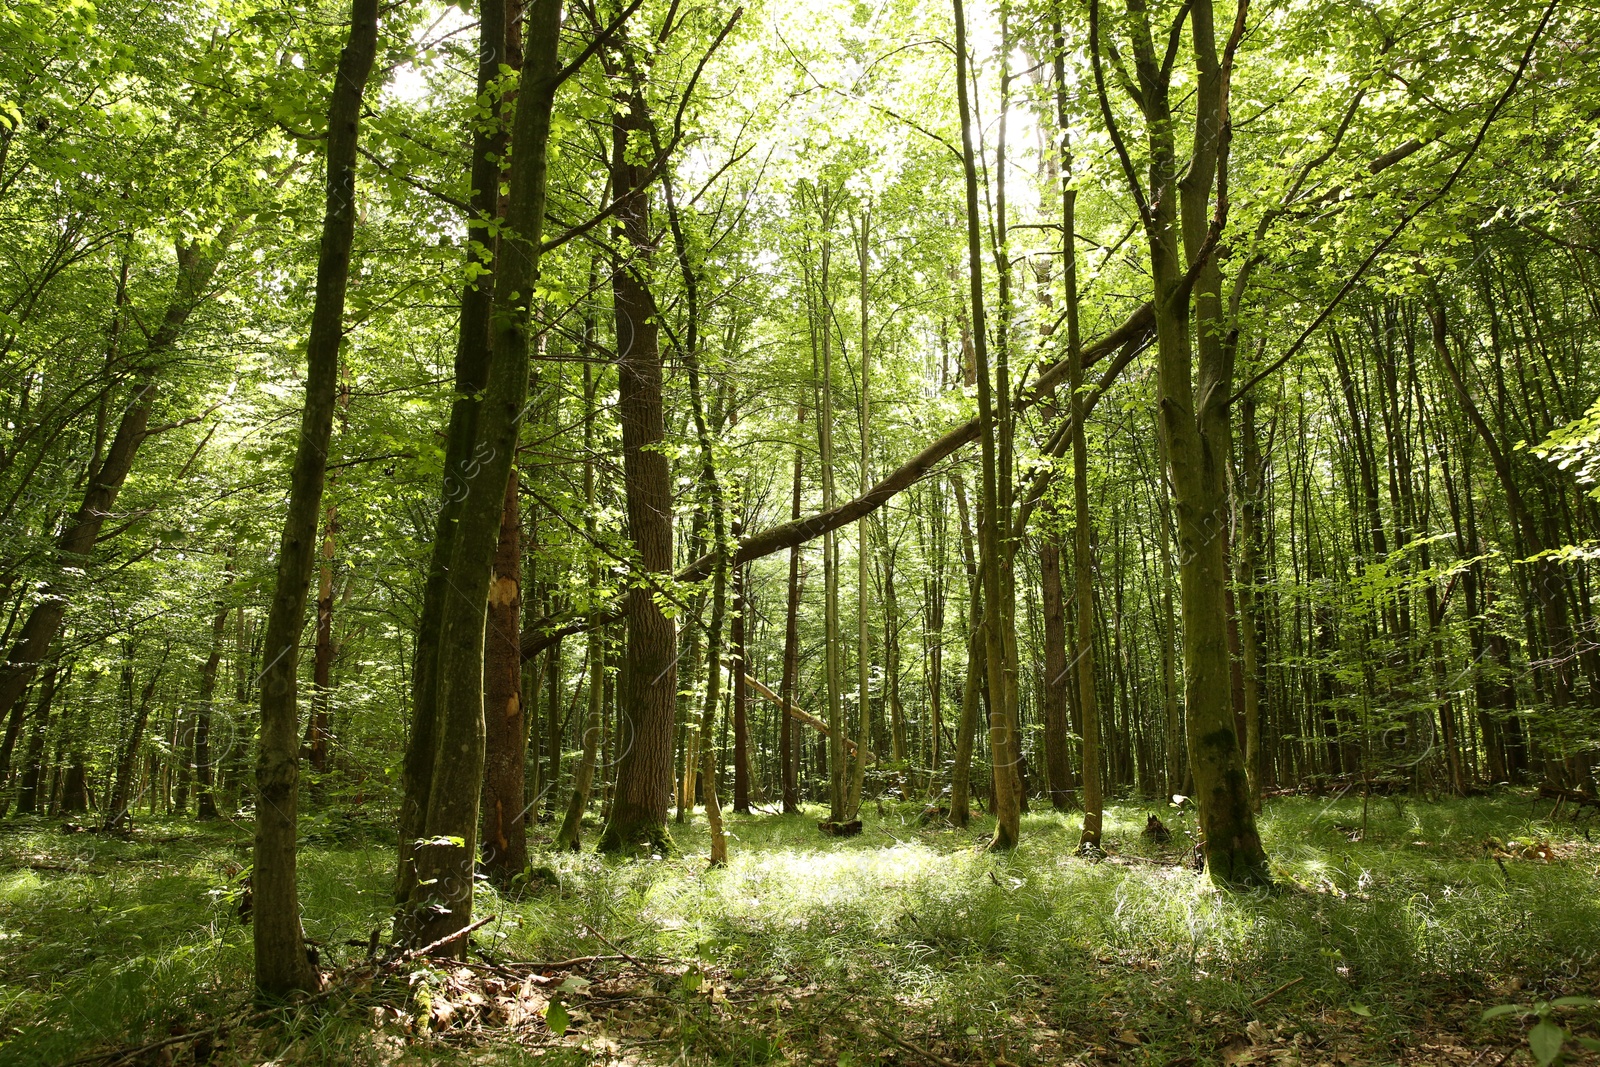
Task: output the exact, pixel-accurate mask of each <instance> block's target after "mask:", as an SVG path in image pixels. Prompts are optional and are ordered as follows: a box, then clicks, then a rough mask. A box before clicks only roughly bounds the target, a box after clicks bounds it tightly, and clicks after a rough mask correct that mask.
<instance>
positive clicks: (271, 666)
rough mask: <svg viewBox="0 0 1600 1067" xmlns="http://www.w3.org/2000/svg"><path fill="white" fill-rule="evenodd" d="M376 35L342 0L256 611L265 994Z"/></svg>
mask: <svg viewBox="0 0 1600 1067" xmlns="http://www.w3.org/2000/svg"><path fill="white" fill-rule="evenodd" d="M377 43H378V3H377V0H351V8H350V36H349V39H348V40H347V41H346V43H345V47H344V50H343V51H342V52H341V53H340V55H339V66H338V70H337V71H336V73H335V74H334V80H333V90H332V92H331V94H330V96H329V101H328V156H327V199H326V214H325V215H324V217H323V223H322V243H321V248H320V251H319V254H318V260H317V294H316V299H315V302H314V304H313V306H312V311H311V333H310V337H309V338H308V340H307V342H306V401H305V408H304V410H303V412H302V413H301V420H300V439H299V443H298V445H297V447H296V449H295V457H294V469H293V472H292V474H291V476H290V478H291V480H290V488H289V506H288V510H287V514H286V515H285V517H284V523H283V536H282V539H281V541H280V542H279V547H278V567H277V580H276V583H275V586H274V589H273V594H272V607H271V610H270V612H269V613H268V616H267V630H266V641H265V646H264V649H263V655H264V656H265V660H266V668H265V669H264V670H263V671H262V673H261V738H260V744H259V747H258V749H257V753H256V791H257V808H256V834H255V869H254V873H253V874H252V876H251V877H252V882H251V887H252V892H253V894H254V900H255V909H254V916H255V918H254V923H253V927H252V929H253V930H254V935H255V977H256V989H257V991H258V992H259V993H261V994H262V995H264V996H269V997H280V996H283V995H285V994H287V993H290V992H292V991H296V990H309V989H316V988H317V987H318V986H319V985H320V984H321V978H320V976H319V975H318V974H317V971H316V968H314V967H313V966H312V965H311V961H310V960H309V959H308V958H307V957H306V950H305V944H304V934H303V933H302V931H301V928H300V901H299V892H298V889H297V887H296V884H295V859H296V857H295V832H296V815H297V805H298V803H299V797H298V795H297V794H298V783H299V777H300V767H299V759H298V756H299V752H298V749H297V744H298V741H299V736H298V730H297V728H296V727H297V718H298V716H297V700H296V673H297V671H296V668H297V666H298V664H299V659H300V631H301V629H302V628H303V627H304V625H305V612H306V594H307V592H308V587H309V585H310V581H311V573H312V570H313V569H314V568H315V566H316V558H315V553H316V536H317V518H318V516H319V515H320V514H321V512H322V488H323V483H324V481H325V480H326V477H327V460H328V442H329V440H330V438H331V437H332V434H333V412H334V404H335V393H336V391H337V388H338V376H339V345H340V343H341V341H342V340H343V339H344V302H345V290H346V287H347V285H348V284H349V278H350V249H351V246H352V244H353V243H354V240H355V226H356V182H355V178H356V174H355V171H356V149H357V138H358V135H359V130H358V128H359V123H360V118H361V101H362V96H363V95H364V94H365V92H366V86H367V77H368V75H369V74H370V73H371V71H372V64H373V59H374V57H375V56H376V54H377Z"/></svg>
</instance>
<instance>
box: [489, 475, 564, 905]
mask: <svg viewBox="0 0 1600 1067" xmlns="http://www.w3.org/2000/svg"><path fill="white" fill-rule="evenodd" d="M521 533H522V508H521V504H520V502H519V500H518V497H517V472H516V469H515V468H513V469H512V471H511V476H510V477H509V478H507V479H506V496H505V505H504V507H503V508H502V509H501V515H500V539H499V544H498V545H496V547H495V553H494V572H493V576H492V577H491V579H490V581H489V607H488V613H487V615H486V617H485V621H484V638H483V848H482V853H483V868H484V873H486V874H487V875H488V876H489V877H490V878H491V879H492V880H494V881H495V882H496V884H499V885H509V884H510V883H511V879H512V878H514V877H516V876H517V875H518V874H520V873H521V872H522V871H523V870H524V869H525V868H526V867H527V866H528V833H527V828H526V826H525V824H524V823H523V821H522V815H523V811H524V810H525V808H526V807H527V804H526V800H525V798H524V789H525V787H526V782H527V775H526V773H525V771H524V767H523V763H524V760H525V758H526V756H527V738H528V734H527V729H526V724H525V723H524V721H523V714H522V537H521ZM556 647H558V648H559V647H560V646H556Z"/></svg>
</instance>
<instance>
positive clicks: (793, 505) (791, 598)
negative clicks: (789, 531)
mask: <svg viewBox="0 0 1600 1067" xmlns="http://www.w3.org/2000/svg"><path fill="white" fill-rule="evenodd" d="M805 421H806V406H805V404H803V403H802V404H801V405H800V417H799V422H800V423H801V424H802V425H803V424H804V423H805ZM804 455H805V452H804V450H803V449H801V447H800V446H799V445H798V444H797V445H795V447H794V488H793V497H792V500H791V502H790V509H789V514H790V517H791V519H798V518H799V517H800V490H801V474H802V460H803V457H804ZM783 618H784V623H783V682H782V684H781V685H780V686H779V688H778V695H779V698H780V699H781V701H782V703H783V706H784V707H788V706H789V705H790V704H792V703H794V698H795V689H796V688H797V687H798V686H799V684H800V546H799V545H796V546H794V547H793V548H791V549H789V588H788V598H787V600H786V601H785V607H784V613H783ZM798 730H799V727H798V726H796V725H795V724H794V723H792V722H790V721H789V716H788V715H779V716H778V765H779V776H780V777H781V778H782V781H783V813H784V814H785V815H791V814H793V813H795V812H798V811H799V810H800V788H799V767H798V764H799V758H798V757H799V752H798V751H797V749H799V748H800V738H799V735H798Z"/></svg>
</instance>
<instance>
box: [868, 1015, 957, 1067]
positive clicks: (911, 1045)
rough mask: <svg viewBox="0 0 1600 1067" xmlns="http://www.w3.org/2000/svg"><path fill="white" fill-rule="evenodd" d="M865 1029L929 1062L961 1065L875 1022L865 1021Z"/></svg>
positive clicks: (943, 1065)
mask: <svg viewBox="0 0 1600 1067" xmlns="http://www.w3.org/2000/svg"><path fill="white" fill-rule="evenodd" d="M867 1029H869V1030H871V1031H872V1032H873V1033H875V1034H877V1035H878V1036H879V1037H886V1038H888V1039H889V1040H890V1041H892V1042H894V1043H895V1044H896V1045H899V1046H900V1047H901V1048H903V1049H905V1050H906V1051H907V1052H915V1053H916V1054H917V1055H918V1056H921V1057H922V1058H923V1059H926V1060H928V1061H929V1062H931V1063H937V1064H938V1065H939V1067H961V1064H959V1063H957V1062H956V1061H955V1060H951V1059H946V1058H945V1057H943V1056H941V1055H939V1054H938V1053H937V1052H934V1051H932V1050H930V1049H925V1048H923V1047H922V1046H921V1045H919V1044H917V1043H916V1042H914V1041H908V1040H906V1039H905V1038H903V1037H901V1036H900V1035H899V1034H897V1033H895V1032H894V1031H893V1030H889V1029H886V1028H883V1027H880V1026H878V1025H877V1024H876V1023H867Z"/></svg>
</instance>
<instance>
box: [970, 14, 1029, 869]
mask: <svg viewBox="0 0 1600 1067" xmlns="http://www.w3.org/2000/svg"><path fill="white" fill-rule="evenodd" d="M954 12H955V30H956V32H955V38H956V40H955V46H956V100H957V107H958V108H959V109H960V111H961V146H962V164H963V170H964V172H965V177H966V212H967V260H968V263H967V266H968V280H969V283H970V289H971V302H972V342H973V350H974V353H975V356H976V359H977V370H978V421H979V426H980V432H979V442H980V446H981V448H982V453H983V462H982V468H983V486H982V488H983V492H982V503H981V514H980V519H979V524H978V538H979V548H978V569H979V572H980V576H981V580H982V584H983V600H984V608H985V612H986V617H987V623H986V624H985V626H984V628H983V629H984V639H985V641H986V642H987V646H986V648H985V658H986V659H987V661H988V663H987V666H988V679H989V701H990V703H989V750H990V755H991V759H992V761H993V789H994V797H995V812H994V815H995V831H994V838H993V839H992V840H991V841H990V846H989V847H990V848H991V849H994V850H1007V849H1012V848H1015V847H1016V845H1017V840H1018V834H1019V831H1020V821H1021V809H1020V806H1019V803H1018V797H1017V790H1016V784H1015V783H1016V779H1015V773H1014V772H1015V767H1014V765H1013V764H1012V736H1011V735H1012V729H1013V723H1014V722H1015V721H1016V714H1015V704H1014V700H1013V697H1014V694H1015V692H1016V689H1015V685H1014V684H1013V680H1012V679H1010V678H1008V677H1007V670H1006V667H1007V664H1008V658H1007V655H1006V642H1005V636H1004V635H1003V633H1002V632H1001V631H1002V630H1003V629H1004V628H1005V625H1006V622H1007V620H1008V618H1009V616H1008V614H1007V612H1006V605H1005V604H1004V603H1003V601H1002V597H1003V587H1004V579H1003V576H1002V574H1001V558H1000V557H1001V553H1002V551H1003V546H1002V544H1001V531H1002V530H1007V531H1009V528H1010V524H1009V520H1008V516H1006V515H1005V514H1004V513H1003V511H1002V510H1001V504H1002V502H1001V499H1000V495H999V490H998V486H997V481H998V478H999V473H1000V472H999V470H998V466H997V464H998V456H997V450H998V449H999V448H1000V447H1001V445H1002V443H1003V442H1002V440H1001V439H1002V438H1003V436H1004V430H1003V427H997V426H996V417H995V410H994V398H993V396H992V393H993V388H992V386H991V382H990V377H989V375H990V371H989V354H988V353H989V346H988V338H987V336H986V332H985V328H984V296H983V254H982V251H981V249H982V229H983V227H982V219H981V218H980V216H979V214H978V171H977V157H976V150H975V148H974V145H973V132H972V112H971V105H970V103H969V101H968V91H967V78H968V73H967V30H966V16H965V11H964V10H963V6H962V0H954ZM1003 388H1004V383H1003V382H1002V389H1003ZM1004 414H1005V413H1004V412H1002V413H1001V415H1002V417H1001V419H1000V421H1001V422H1002V423H1003V422H1004V421H1005V420H1004Z"/></svg>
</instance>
